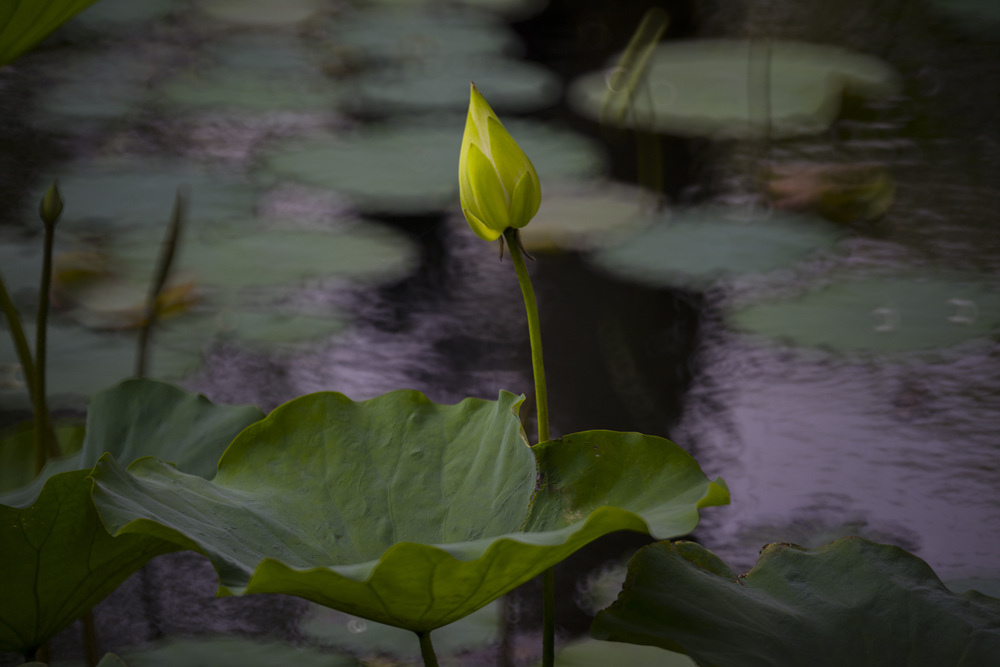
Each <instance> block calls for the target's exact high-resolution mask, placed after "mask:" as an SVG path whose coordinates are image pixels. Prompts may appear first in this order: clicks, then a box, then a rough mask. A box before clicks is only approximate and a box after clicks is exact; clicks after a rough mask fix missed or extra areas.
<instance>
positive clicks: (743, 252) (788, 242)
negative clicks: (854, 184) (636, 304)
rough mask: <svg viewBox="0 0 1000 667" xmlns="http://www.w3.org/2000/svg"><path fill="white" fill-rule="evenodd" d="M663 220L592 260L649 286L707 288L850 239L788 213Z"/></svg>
mask: <svg viewBox="0 0 1000 667" xmlns="http://www.w3.org/2000/svg"><path fill="white" fill-rule="evenodd" d="M657 217H658V224H654V225H652V226H650V227H648V228H647V229H645V230H644V231H641V232H639V233H637V234H635V235H634V236H631V237H630V238H627V239H624V240H622V241H620V242H619V243H617V244H615V245H610V246H607V247H604V248H601V249H600V250H598V251H597V252H595V253H594V254H592V255H591V256H590V260H591V261H592V262H593V263H594V264H596V265H597V266H599V267H600V268H602V269H604V270H606V271H608V272H610V273H612V274H614V275H616V276H621V277H624V278H628V279H631V280H635V281H637V282H640V283H643V284H649V285H657V286H663V285H686V286H694V287H704V286H706V285H709V284H711V283H713V282H715V281H717V280H720V279H727V278H732V277H735V276H739V275H741V274H745V273H763V272H767V271H773V270H774V269H778V268H782V267H785V266H788V265H791V264H793V263H795V262H797V261H801V260H802V259H805V258H806V257H808V256H809V255H810V254H812V253H815V252H816V251H817V250H821V249H824V248H829V247H831V246H833V245H834V243H836V242H837V240H838V239H840V238H842V237H843V235H844V231H843V230H842V229H841V228H839V227H837V226H835V225H833V224H831V223H828V222H825V221H823V220H820V219H818V218H811V217H806V216H801V215H796V214H793V213H786V212H783V211H768V210H761V209H754V210H740V209H735V208H734V209H729V208H724V207H718V206H706V207H699V208H693V209H688V210H686V211H672V212H671V211H668V212H667V213H666V214H663V215H660V216H657Z"/></svg>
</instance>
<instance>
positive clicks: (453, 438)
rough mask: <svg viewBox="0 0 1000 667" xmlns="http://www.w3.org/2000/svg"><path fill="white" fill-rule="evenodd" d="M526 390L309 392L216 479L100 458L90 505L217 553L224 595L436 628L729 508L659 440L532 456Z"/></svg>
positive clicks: (245, 442) (122, 521)
mask: <svg viewBox="0 0 1000 667" xmlns="http://www.w3.org/2000/svg"><path fill="white" fill-rule="evenodd" d="M522 400H523V398H519V397H516V396H513V395H512V394H508V393H506V392H501V394H500V397H499V400H497V401H484V400H480V399H466V400H464V401H462V402H461V403H458V404H457V405H453V406H442V405H436V404H434V403H431V402H430V401H428V400H427V399H426V398H425V397H424V396H423V395H422V394H420V393H418V392H415V391H405V390H403V391H395V392H391V393H389V394H385V395H383V396H380V397H378V398H374V399H371V400H369V401H364V402H360V403H355V402H352V401H350V400H349V399H348V398H347V397H345V396H343V395H341V394H336V393H332V392H327V393H320V394H311V395H307V396H303V397H301V398H298V399H295V400H293V401H290V402H289V403H286V404H285V405H283V406H281V407H279V408H277V409H276V410H275V411H274V412H272V413H271V414H270V415H269V416H268V417H267V418H266V419H265V420H264V421H262V422H259V423H258V424H257V425H254V426H251V427H249V428H248V429H247V430H245V431H244V432H243V433H242V434H241V435H240V436H239V437H238V438H237V439H236V440H235V441H234V442H233V444H232V445H231V446H230V448H229V449H228V450H227V451H226V454H225V455H224V456H223V457H222V459H221V460H220V462H219V472H218V474H217V475H216V477H215V479H214V480H213V481H212V482H211V483H208V482H205V481H204V480H201V479H200V478H198V477H193V476H188V475H184V474H183V473H180V472H178V471H177V470H176V469H174V468H173V467H171V466H168V465H165V464H163V463H160V462H158V461H156V460H154V459H149V458H147V459H141V460H139V461H136V462H135V463H134V464H132V466H130V467H129V469H128V470H127V471H126V470H125V469H124V468H123V467H122V466H121V465H119V464H118V463H117V462H116V461H115V460H114V459H113V458H111V457H104V458H103V459H102V460H101V462H100V463H99V464H98V466H97V467H96V468H95V471H94V479H95V481H96V487H95V491H94V498H95V503H96V504H97V506H98V507H99V508H100V511H101V513H102V518H103V519H104V520H105V521H106V522H107V524H108V525H109V526H111V527H112V530H114V531H116V533H121V534H127V533H133V532H136V533H143V534H149V535H152V536H157V537H161V538H164V539H169V540H173V541H175V542H176V543H177V544H178V545H181V546H183V547H185V548H189V549H193V550H195V551H199V552H200V553H203V554H205V555H206V556H207V557H208V558H209V559H210V560H211V561H212V563H213V565H214V567H215V568H216V571H217V572H218V573H219V579H220V589H219V593H220V594H223V595H225V594H237V595H239V594H245V593H286V594H292V595H298V596H300V597H304V598H306V599H308V600H312V601H314V602H317V603H319V604H323V605H325V606H328V607H331V608H334V609H338V610H340V611H343V612H345V613H348V614H352V615H354V616H359V617H362V618H366V619H369V620H373V621H377V622H380V623H385V624H388V625H395V626H398V627H401V628H405V629H408V630H412V631H429V630H433V629H435V628H438V627H441V626H443V625H447V624H448V623H451V622H453V621H456V620H458V619H460V618H462V617H464V616H467V615H468V614H470V613H472V612H473V611H475V610H476V609H479V608H481V607H483V606H484V605H486V604H488V603H489V602H491V601H493V600H495V599H496V598H498V597H499V596H500V595H502V594H503V593H505V592H507V591H509V590H511V589H513V588H514V587H516V586H518V585H520V584H522V583H524V582H525V581H527V580H529V579H531V578H532V577H534V576H536V575H537V574H539V573H541V572H542V571H544V570H546V569H547V568H549V567H551V566H552V565H554V564H555V563H557V562H559V561H561V560H563V559H564V558H566V557H567V556H569V555H570V554H571V553H573V552H574V551H576V550H577V549H579V548H580V547H582V546H583V545H584V544H586V543H588V542H590V541H592V540H594V539H596V538H597V537H599V536H601V535H604V534H607V533H609V532H613V531H616V530H623V529H631V530H637V531H643V532H651V533H653V534H654V535H657V536H663V535H680V534H685V533H687V532H689V531H690V530H691V529H692V528H694V526H695V525H696V524H697V522H698V510H699V509H700V508H701V507H706V506H712V505H718V504H724V503H726V502H728V497H729V496H728V491H727V490H726V489H725V486H724V485H722V484H721V482H720V481H717V482H710V481H709V480H708V478H706V477H705V476H704V474H703V473H702V472H701V470H700V469H699V468H698V466H697V464H696V463H695V462H694V460H693V459H691V457H690V456H688V455H687V454H686V453H685V452H684V451H683V450H682V449H680V448H679V447H677V446H676V445H674V444H673V443H671V442H669V441H666V440H663V439H661V438H655V437H652V436H643V435H640V434H634V433H614V432H610V431H592V432H586V433H580V434H576V435H572V436H567V437H566V438H563V439H561V440H556V441H551V442H547V443H543V444H541V445H538V446H536V447H535V448H528V447H527V446H526V442H525V438H524V435H523V432H522V430H521V425H520V421H519V419H518V417H517V414H516V413H517V409H518V406H519V405H520V403H521V401H522ZM536 461H537V464H536ZM536 465H537V468H536ZM539 473H541V474H542V476H543V478H544V479H545V480H546V483H545V486H544V487H543V488H542V489H541V490H540V491H539V492H538V493H537V494H536V497H535V499H534V500H533V501H532V492H533V490H534V486H535V480H536V476H537V475H538V474H539ZM161 484H166V485H167V486H166V487H163V486H160V485H161ZM165 488H169V489H170V490H169V492H166V493H165V492H164V489H165ZM522 526H525V527H526V532H522Z"/></svg>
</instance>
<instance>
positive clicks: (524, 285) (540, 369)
mask: <svg viewBox="0 0 1000 667" xmlns="http://www.w3.org/2000/svg"><path fill="white" fill-rule="evenodd" d="M503 236H504V239H506V240H507V247H508V248H510V256H511V259H513V260H514V270H515V271H516V272H517V282H518V283H520V284H521V294H522V295H523V296H524V309H525V310H526V311H527V313H528V337H529V339H530V340H531V370H532V372H533V373H534V375H535V405H536V408H537V410H538V442H545V441H546V440H548V439H549V398H548V393H547V392H546V389H545V365H544V363H543V362H542V329H541V326H540V325H539V324H538V304H537V303H536V302H535V290H534V289H533V288H532V287H531V278H530V277H529V276H528V267H527V266H525V263H524V254H523V253H522V252H521V241H520V239H518V237H517V230H516V229H513V228H509V227H508V228H507V230H506V231H504V233H503Z"/></svg>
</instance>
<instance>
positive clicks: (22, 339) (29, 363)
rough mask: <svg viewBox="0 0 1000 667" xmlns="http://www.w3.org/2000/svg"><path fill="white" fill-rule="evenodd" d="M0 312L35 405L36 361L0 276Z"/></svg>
mask: <svg viewBox="0 0 1000 667" xmlns="http://www.w3.org/2000/svg"><path fill="white" fill-rule="evenodd" d="M0 311H3V314H4V316H5V317H6V318H7V326H9V327H10V336H11V338H12V339H13V341H14V349H15V350H16V351H17V359H18V361H20V362H21V372H22V374H23V375H24V386H25V387H27V388H28V398H29V399H31V404H32V405H34V404H35V361H34V359H32V357H31V348H30V347H28V337H27V336H25V335H24V327H22V326H21V316H20V315H19V314H18V312H17V308H16V307H15V306H14V302H13V301H12V300H11V298H10V294H9V293H8V292H7V285H6V284H5V283H4V281H3V275H0Z"/></svg>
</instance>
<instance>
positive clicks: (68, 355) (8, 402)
mask: <svg viewBox="0 0 1000 667" xmlns="http://www.w3.org/2000/svg"><path fill="white" fill-rule="evenodd" d="M165 326H169V323H168V324H167V325H165ZM25 333H26V335H27V336H28V339H29V340H34V327H33V326H25ZM196 343H197V341H196ZM151 350H152V351H151V353H150V354H151V362H150V368H149V371H148V376H149V377H154V378H158V379H161V380H172V379H180V378H182V377H184V376H185V375H187V374H189V373H191V372H192V371H193V370H194V369H196V368H197V367H198V366H199V365H200V364H201V346H200V343H199V344H198V346H196V347H191V346H188V347H186V348H180V347H178V348H173V347H168V346H166V345H161V344H160V343H159V342H158V341H157V340H156V337H155V335H154V339H153V344H152V347H151ZM135 355H136V334H135V332H134V331H103V332H97V331H89V330H87V329H84V328H82V327H76V326H50V327H49V330H48V354H47V356H48V364H47V371H48V382H47V387H48V394H49V403H50V405H56V406H61V405H74V406H76V405H79V404H80V403H81V401H80V399H81V398H83V397H87V396H92V395H93V394H95V393H97V392H98V391H100V390H101V389H104V388H105V387H109V386H111V385H112V384H114V383H116V382H118V381H120V380H122V379H123V378H127V377H131V376H132V374H133V372H134V368H135ZM0 402H2V403H3V404H4V406H11V407H13V406H20V407H28V406H29V405H30V402H29V401H28V398H27V393H26V392H25V389H24V385H23V378H21V375H20V364H19V361H18V358H17V354H16V353H15V351H14V346H13V345H12V344H11V342H10V336H8V335H3V336H0Z"/></svg>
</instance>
